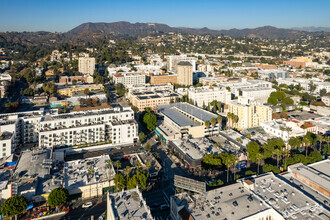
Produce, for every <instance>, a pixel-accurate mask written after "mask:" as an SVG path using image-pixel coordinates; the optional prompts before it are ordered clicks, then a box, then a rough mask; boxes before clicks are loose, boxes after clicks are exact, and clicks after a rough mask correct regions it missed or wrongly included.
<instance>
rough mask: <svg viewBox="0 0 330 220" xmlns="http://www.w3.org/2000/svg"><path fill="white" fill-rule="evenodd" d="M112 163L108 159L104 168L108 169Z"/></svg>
mask: <svg viewBox="0 0 330 220" xmlns="http://www.w3.org/2000/svg"><path fill="white" fill-rule="evenodd" d="M111 165H112V160H108V161H107V163H106V164H105V166H106V168H108V169H110V168H111Z"/></svg>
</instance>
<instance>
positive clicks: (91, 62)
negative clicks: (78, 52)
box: [78, 57, 95, 76]
mask: <svg viewBox="0 0 330 220" xmlns="http://www.w3.org/2000/svg"><path fill="white" fill-rule="evenodd" d="M78 69H79V72H80V73H82V74H84V75H90V76H93V74H94V71H95V58H94V57H79V62H78Z"/></svg>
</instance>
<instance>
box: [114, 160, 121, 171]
mask: <svg viewBox="0 0 330 220" xmlns="http://www.w3.org/2000/svg"><path fill="white" fill-rule="evenodd" d="M115 166H116V168H117V173H118V169H120V168H121V163H120V161H119V160H117V161H116V163H115Z"/></svg>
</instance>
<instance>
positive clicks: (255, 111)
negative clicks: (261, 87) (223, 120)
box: [228, 97, 272, 130]
mask: <svg viewBox="0 0 330 220" xmlns="http://www.w3.org/2000/svg"><path fill="white" fill-rule="evenodd" d="M228 112H229V113H231V114H234V115H236V116H238V121H237V122H236V123H235V122H234V121H232V120H230V119H229V122H228V123H229V125H230V126H232V127H235V128H237V129H238V130H243V129H245V128H252V127H258V126H260V123H261V122H266V121H270V120H272V109H271V108H270V107H268V106H265V105H261V104H257V103H256V102H251V101H250V100H249V99H247V98H244V97H239V98H238V100H232V101H231V103H229V105H228Z"/></svg>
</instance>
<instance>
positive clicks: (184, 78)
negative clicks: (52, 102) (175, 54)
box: [177, 61, 193, 86]
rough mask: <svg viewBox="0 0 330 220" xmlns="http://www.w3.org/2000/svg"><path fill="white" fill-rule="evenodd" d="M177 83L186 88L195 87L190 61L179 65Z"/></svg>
mask: <svg viewBox="0 0 330 220" xmlns="http://www.w3.org/2000/svg"><path fill="white" fill-rule="evenodd" d="M177 83H178V84H180V85H184V86H192V85H193V71H192V65H191V63H189V62H188V61H181V62H179V63H178V65H177Z"/></svg>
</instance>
